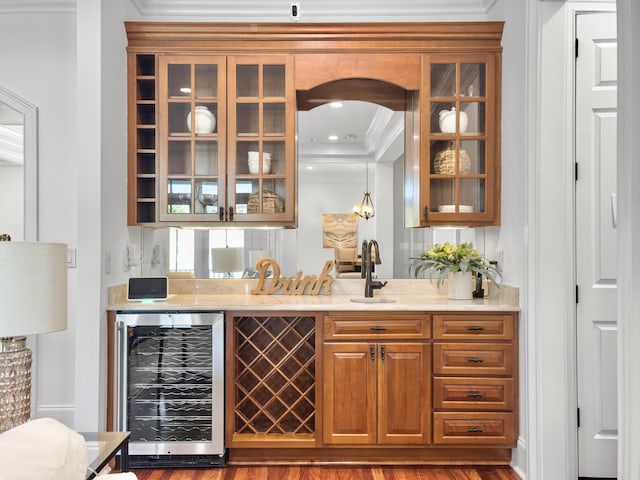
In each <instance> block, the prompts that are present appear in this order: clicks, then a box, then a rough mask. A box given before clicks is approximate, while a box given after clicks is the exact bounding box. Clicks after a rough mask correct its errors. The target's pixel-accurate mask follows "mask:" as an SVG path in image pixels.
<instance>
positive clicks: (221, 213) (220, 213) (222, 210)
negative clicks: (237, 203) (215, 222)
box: [218, 207, 224, 222]
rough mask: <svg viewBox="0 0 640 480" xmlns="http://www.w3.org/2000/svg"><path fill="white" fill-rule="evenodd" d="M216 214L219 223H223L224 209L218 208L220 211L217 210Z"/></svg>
mask: <svg viewBox="0 0 640 480" xmlns="http://www.w3.org/2000/svg"><path fill="white" fill-rule="evenodd" d="M218 214H219V215H220V221H221V222H224V207H220V210H218Z"/></svg>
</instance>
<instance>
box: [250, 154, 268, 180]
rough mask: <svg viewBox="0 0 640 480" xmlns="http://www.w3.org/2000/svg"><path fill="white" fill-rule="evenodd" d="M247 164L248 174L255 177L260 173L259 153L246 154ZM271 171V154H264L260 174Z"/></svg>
mask: <svg viewBox="0 0 640 480" xmlns="http://www.w3.org/2000/svg"><path fill="white" fill-rule="evenodd" d="M247 156H248V160H247V162H248V164H249V173H251V174H253V175H256V174H258V173H260V164H259V163H258V162H259V159H260V153H259V152H248V155H247ZM270 171H271V154H270V153H267V152H264V153H263V154H262V173H269V172H270Z"/></svg>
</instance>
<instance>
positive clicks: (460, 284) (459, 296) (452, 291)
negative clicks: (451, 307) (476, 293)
mask: <svg viewBox="0 0 640 480" xmlns="http://www.w3.org/2000/svg"><path fill="white" fill-rule="evenodd" d="M447 279H448V284H447V285H448V292H447V294H448V296H449V298H450V299H451V300H471V299H472V298H473V292H472V290H473V285H472V283H473V282H472V278H471V272H453V273H450V274H449V276H448V277H447Z"/></svg>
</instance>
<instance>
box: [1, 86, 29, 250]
mask: <svg viewBox="0 0 640 480" xmlns="http://www.w3.org/2000/svg"><path fill="white" fill-rule="evenodd" d="M36 146H37V109H36V107H35V106H34V105H32V104H30V103H29V102H27V101H26V100H24V99H22V98H20V97H18V96H17V95H15V94H14V93H12V92H10V91H9V90H7V89H5V88H3V87H2V86H0V202H2V203H1V204H2V205H11V208H2V209H0V234H8V235H10V237H11V239H12V240H14V241H15V240H29V241H34V240H37V239H38V216H37V213H38V209H37V205H38V202H37V196H38V191H37V148H36Z"/></svg>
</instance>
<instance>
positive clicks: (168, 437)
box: [114, 311, 226, 468]
mask: <svg viewBox="0 0 640 480" xmlns="http://www.w3.org/2000/svg"><path fill="white" fill-rule="evenodd" d="M115 335H116V338H115V345H116V353H115V355H114V359H115V362H116V365H115V371H116V372H117V378H116V381H115V389H114V397H115V398H114V404H115V406H116V408H115V421H116V427H117V430H120V431H130V432H131V439H130V443H129V464H130V467H132V468H135V467H145V468H146V467H181V466H184V467H211V466H224V464H225V458H226V455H225V454H226V452H225V447H224V315H223V314H222V313H221V312H206V313H203V312H193V313H185V312H162V313H159V312H134V311H131V312H118V314H117V315H116V328H115Z"/></svg>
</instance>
